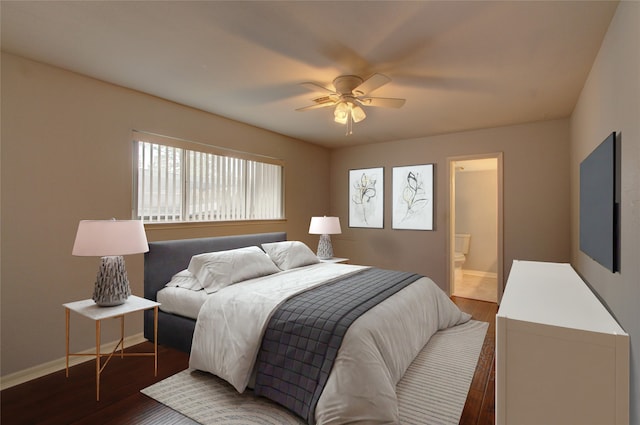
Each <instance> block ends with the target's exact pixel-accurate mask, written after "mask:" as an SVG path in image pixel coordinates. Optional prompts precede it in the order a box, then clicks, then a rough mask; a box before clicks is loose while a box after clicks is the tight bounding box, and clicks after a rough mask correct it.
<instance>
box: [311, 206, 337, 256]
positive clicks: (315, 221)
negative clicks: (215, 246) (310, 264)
mask: <svg viewBox="0 0 640 425" xmlns="http://www.w3.org/2000/svg"><path fill="white" fill-rule="evenodd" d="M340 233H342V230H341V229H340V219H339V218H338V217H326V216H324V217H311V224H310V225H309V234H311V235H320V241H319V242H318V253H317V254H316V255H317V256H318V258H320V259H321V260H328V259H330V258H333V247H332V246H331V237H330V236H329V235H337V234H340Z"/></svg>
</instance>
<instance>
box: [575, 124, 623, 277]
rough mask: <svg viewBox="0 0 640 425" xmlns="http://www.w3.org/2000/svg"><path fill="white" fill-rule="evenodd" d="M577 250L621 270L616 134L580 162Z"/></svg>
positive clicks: (618, 166) (617, 144)
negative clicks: (578, 248)
mask: <svg viewBox="0 0 640 425" xmlns="http://www.w3.org/2000/svg"><path fill="white" fill-rule="evenodd" d="M580 250H581V251H582V252H584V253H585V254H586V255H588V256H589V257H591V258H592V259H594V260H595V261H597V262H598V263H600V264H601V265H603V266H604V267H606V268H607V269H609V270H611V271H612V272H614V273H615V272H617V271H620V137H616V133H615V132H613V133H611V134H610V135H609V136H608V137H607V138H606V139H605V140H604V141H603V142H602V143H601V144H600V145H599V146H598V147H597V148H595V149H594V151H593V152H591V153H590V154H589V156H587V157H586V158H585V159H584V161H582V162H581V163H580Z"/></svg>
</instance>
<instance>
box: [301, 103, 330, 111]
mask: <svg viewBox="0 0 640 425" xmlns="http://www.w3.org/2000/svg"><path fill="white" fill-rule="evenodd" d="M335 104H336V103H335V102H326V103H317V104H315V105H309V106H304V107H302V108H298V109H296V111H301V112H302V111H309V110H311V109H319V108H326V107H329V106H334V105H335Z"/></svg>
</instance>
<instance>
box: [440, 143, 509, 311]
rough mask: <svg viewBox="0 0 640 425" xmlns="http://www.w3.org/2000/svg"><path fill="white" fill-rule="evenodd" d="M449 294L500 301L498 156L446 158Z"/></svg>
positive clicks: (500, 254) (500, 223)
mask: <svg viewBox="0 0 640 425" xmlns="http://www.w3.org/2000/svg"><path fill="white" fill-rule="evenodd" d="M449 170H450V185H449V187H450V212H451V213H450V223H449V271H450V272H449V288H450V293H451V295H454V296H458V297H463V298H471V299H476V300H481V301H488V302H496V303H499V301H500V298H501V297H502V288H503V284H502V279H503V277H502V275H503V273H502V270H503V267H502V263H503V262H502V257H503V256H502V154H501V153H498V154H487V155H475V156H465V157H455V158H450V159H449Z"/></svg>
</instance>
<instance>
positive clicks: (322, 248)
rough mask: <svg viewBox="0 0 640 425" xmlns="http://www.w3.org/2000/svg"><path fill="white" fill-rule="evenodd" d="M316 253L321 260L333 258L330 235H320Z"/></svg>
mask: <svg viewBox="0 0 640 425" xmlns="http://www.w3.org/2000/svg"><path fill="white" fill-rule="evenodd" d="M316 255H317V256H318V258H319V259H321V260H328V259H330V258H333V247H332V246H331V237H330V236H329V235H320V241H319V242H318V253H317V254H316Z"/></svg>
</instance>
